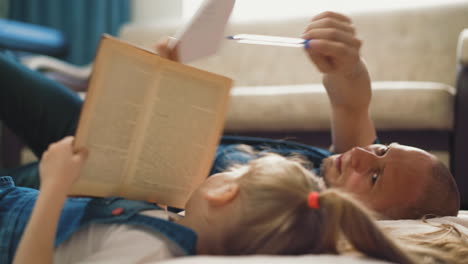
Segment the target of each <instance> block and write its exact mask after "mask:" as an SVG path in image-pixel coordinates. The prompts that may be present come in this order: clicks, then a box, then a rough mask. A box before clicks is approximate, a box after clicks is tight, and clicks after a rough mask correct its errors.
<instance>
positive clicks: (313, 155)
mask: <svg viewBox="0 0 468 264" xmlns="http://www.w3.org/2000/svg"><path fill="white" fill-rule="evenodd" d="M240 144H245V145H248V146H250V147H252V148H253V149H254V151H257V152H258V154H251V153H247V152H244V151H241V150H239V148H238V147H239V145H240ZM264 152H271V153H276V154H279V155H282V156H291V155H299V156H301V157H304V158H305V159H306V160H307V161H309V162H310V163H311V164H310V165H312V167H311V168H309V169H310V170H311V171H312V172H313V173H315V174H316V175H318V176H320V166H321V165H322V161H323V159H325V158H327V157H329V156H330V155H332V154H333V153H331V152H330V151H328V150H325V149H321V148H317V147H312V146H309V145H305V144H302V143H298V142H294V141H287V140H280V139H268V138H258V137H245V136H223V137H222V138H221V142H220V143H219V145H218V149H217V151H216V156H215V160H214V165H213V167H212V169H211V172H210V175H212V174H215V173H218V172H222V171H225V170H226V169H228V168H229V167H230V166H232V165H234V164H246V163H248V162H249V161H251V160H253V159H256V158H258V156H259V155H261V153H264Z"/></svg>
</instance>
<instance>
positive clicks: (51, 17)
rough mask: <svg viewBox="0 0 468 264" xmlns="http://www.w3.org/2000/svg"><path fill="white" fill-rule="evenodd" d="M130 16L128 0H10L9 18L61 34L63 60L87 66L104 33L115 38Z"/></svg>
mask: <svg viewBox="0 0 468 264" xmlns="http://www.w3.org/2000/svg"><path fill="white" fill-rule="evenodd" d="M129 17H130V0H10V4H9V18H11V19H14V20H19V21H24V22H29V23H34V24H39V25H43V26H48V27H52V28H56V29H58V30H60V31H62V32H63V33H64V34H65V36H66V38H67V41H68V52H67V55H66V57H65V58H64V59H65V60H67V61H69V62H71V63H73V64H77V65H83V64H88V63H90V62H91V61H92V60H93V58H94V55H95V52H96V48H97V44H98V42H99V39H100V37H101V35H102V34H103V33H108V34H111V35H116V34H117V33H118V31H119V28H120V26H121V25H122V24H124V23H125V22H127V21H128V20H129Z"/></svg>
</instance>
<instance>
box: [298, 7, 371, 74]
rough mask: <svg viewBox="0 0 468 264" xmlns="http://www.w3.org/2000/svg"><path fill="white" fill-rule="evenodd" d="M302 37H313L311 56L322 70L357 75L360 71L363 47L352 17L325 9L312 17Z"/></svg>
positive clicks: (310, 43) (309, 51)
mask: <svg viewBox="0 0 468 264" xmlns="http://www.w3.org/2000/svg"><path fill="white" fill-rule="evenodd" d="M302 37H303V38H304V39H309V40H310V41H309V45H308V46H309V47H308V48H307V49H306V50H307V54H308V55H309V58H310V59H311V60H312V61H313V62H314V64H315V65H316V66H317V68H318V69H319V70H320V72H322V73H325V74H333V75H341V76H345V77H353V76H354V75H356V74H357V73H359V70H360V67H359V64H360V55H359V49H360V48H361V45H362V42H361V40H359V39H358V38H357V37H356V30H355V28H354V26H353V25H352V22H351V19H350V18H348V17H346V16H344V15H342V14H338V13H334V12H324V13H321V14H319V15H317V16H315V17H314V18H312V20H311V21H310V24H309V25H308V26H307V28H306V30H305V31H304V33H303V35H302Z"/></svg>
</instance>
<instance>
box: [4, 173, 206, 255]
mask: <svg viewBox="0 0 468 264" xmlns="http://www.w3.org/2000/svg"><path fill="white" fill-rule="evenodd" d="M37 195H38V191H37V190H34V189H30V188H22V187H16V186H15V185H14V183H13V179H12V178H11V177H8V176H4V177H0V241H1V243H0V263H11V262H12V261H13V257H14V254H15V251H16V248H17V247H18V244H19V241H20V238H21V235H22V233H23V231H24V229H25V227H26V224H27V222H28V219H29V217H30V214H31V212H32V209H33V207H34V203H35V201H36V198H37ZM116 208H122V209H123V213H122V214H120V215H116V216H114V215H112V211H113V210H114V209H116ZM148 209H160V208H159V207H157V206H155V205H153V204H149V203H145V202H139V201H130V200H125V199H122V198H117V197H113V198H104V199H96V198H68V199H67V201H66V203H65V206H64V209H63V211H62V214H61V216H60V222H59V226H58V231H57V234H56V238H55V246H56V247H57V246H58V245H60V244H61V243H62V242H64V241H65V240H67V239H68V238H69V237H70V236H71V235H72V234H73V233H74V232H75V231H77V230H78V229H80V228H82V227H84V226H87V225H89V224H91V223H102V224H128V225H134V226H140V227H146V228H149V229H151V230H153V231H154V232H159V233H160V234H162V235H164V236H166V237H167V238H168V239H170V240H171V241H173V242H174V243H176V244H177V245H179V246H180V248H182V249H183V250H184V251H185V253H186V254H187V255H193V254H195V245H196V240H197V236H196V233H195V232H194V231H193V230H191V229H188V228H186V227H184V226H181V225H178V224H176V223H173V222H169V221H165V220H162V219H157V218H152V217H148V216H144V215H139V214H138V212H140V211H143V210H148Z"/></svg>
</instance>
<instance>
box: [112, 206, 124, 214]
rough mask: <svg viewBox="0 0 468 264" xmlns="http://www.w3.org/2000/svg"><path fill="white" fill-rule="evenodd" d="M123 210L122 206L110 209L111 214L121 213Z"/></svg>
mask: <svg viewBox="0 0 468 264" xmlns="http://www.w3.org/2000/svg"><path fill="white" fill-rule="evenodd" d="M123 212H124V209H123V208H122V207H118V208H115V209H114V210H112V215H121V214H122V213H123Z"/></svg>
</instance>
